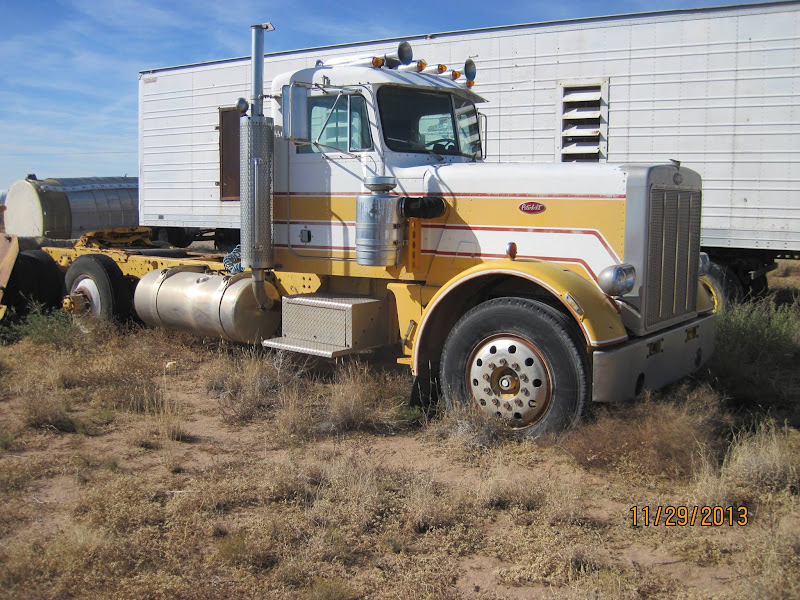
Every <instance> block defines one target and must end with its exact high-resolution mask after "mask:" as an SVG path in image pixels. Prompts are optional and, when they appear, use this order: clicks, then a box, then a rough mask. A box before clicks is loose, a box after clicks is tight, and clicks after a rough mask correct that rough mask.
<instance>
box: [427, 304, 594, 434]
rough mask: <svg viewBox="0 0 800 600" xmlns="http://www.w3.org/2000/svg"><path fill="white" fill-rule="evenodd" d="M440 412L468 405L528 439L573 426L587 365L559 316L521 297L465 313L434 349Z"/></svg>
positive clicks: (584, 392)
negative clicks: (439, 383)
mask: <svg viewBox="0 0 800 600" xmlns="http://www.w3.org/2000/svg"><path fill="white" fill-rule="evenodd" d="M441 380H442V392H443V395H444V400H445V404H446V407H447V408H448V410H453V409H455V408H457V407H459V406H470V407H472V408H474V409H476V410H481V411H483V412H485V413H487V414H490V415H493V416H496V417H500V418H502V419H504V420H505V421H506V423H507V425H508V426H509V427H510V428H511V429H513V430H515V431H517V432H519V434H520V435H524V436H529V437H535V436H538V435H541V434H543V433H549V432H559V431H565V430H568V429H570V428H572V427H574V426H575V424H576V423H577V422H578V420H579V419H580V416H581V413H582V412H583V406H584V403H585V402H586V398H587V397H588V395H589V375H588V364H587V360H586V357H585V355H584V354H583V353H582V351H581V350H580V349H579V346H578V344H576V342H575V340H574V338H573V336H572V335H571V334H570V331H569V329H568V324H567V322H566V319H565V318H564V317H563V315H561V314H560V313H558V312H557V311H556V310H554V309H553V308H551V307H549V306H547V305H545V304H542V303H541V302H536V301H534V300H528V299H525V298H497V299H494V300H489V301H487V302H484V303H483V304H480V305H478V306H476V307H475V308H473V309H472V310H470V311H469V312H467V313H466V314H465V315H464V316H463V317H462V318H461V319H460V320H459V321H458V323H456V326H455V327H454V328H453V330H452V331H451V332H450V335H449V336H448V337H447V341H446V342H445V345H444V349H443V351H442V369H441Z"/></svg>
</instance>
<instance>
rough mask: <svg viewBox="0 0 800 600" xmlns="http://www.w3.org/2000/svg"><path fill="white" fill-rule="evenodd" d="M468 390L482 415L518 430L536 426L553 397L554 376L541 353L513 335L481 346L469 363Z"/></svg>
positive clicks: (495, 337)
mask: <svg viewBox="0 0 800 600" xmlns="http://www.w3.org/2000/svg"><path fill="white" fill-rule="evenodd" d="M466 377H467V388H468V389H469V390H470V392H471V394H472V399H473V402H474V403H475V405H476V406H477V407H478V408H479V409H481V410H482V411H484V412H486V413H488V414H490V415H493V416H497V417H500V418H502V419H504V420H506V421H508V425H509V426H511V427H514V428H517V429H520V428H525V427H530V426H531V425H534V424H536V423H537V422H538V421H539V420H540V419H541V418H542V417H543V416H544V415H545V413H546V412H547V409H548V408H549V406H550V401H551V399H552V395H553V384H552V381H553V379H552V375H551V373H550V369H549V368H548V366H547V363H545V361H544V357H543V356H542V354H541V352H540V351H539V349H538V348H537V347H536V346H535V345H534V344H532V343H531V342H530V341H528V340H526V339H523V338H521V337H518V336H515V335H509V334H501V335H496V336H492V337H490V338H487V339H485V340H483V341H482V342H481V343H479V344H478V345H477V346H476V347H475V349H474V350H473V351H472V353H471V354H470V356H469V358H468V359H467V371H466Z"/></svg>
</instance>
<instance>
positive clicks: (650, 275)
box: [645, 187, 702, 329]
mask: <svg viewBox="0 0 800 600" xmlns="http://www.w3.org/2000/svg"><path fill="white" fill-rule="evenodd" d="M701 196H702V194H701V192H700V191H699V190H678V189H669V188H655V187H654V188H652V190H651V191H650V220H649V228H648V251H647V290H646V291H645V315H646V317H645V327H646V328H647V329H652V328H655V327H656V326H658V325H660V324H664V325H667V324H668V323H670V322H671V321H673V320H674V319H677V318H679V317H682V316H683V315H686V314H689V313H693V312H695V310H696V309H697V268H698V259H699V253H700V205H701V199H702V198H701Z"/></svg>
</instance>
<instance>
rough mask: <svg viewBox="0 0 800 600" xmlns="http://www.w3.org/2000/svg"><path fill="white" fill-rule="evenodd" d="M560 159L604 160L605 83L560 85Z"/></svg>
mask: <svg viewBox="0 0 800 600" xmlns="http://www.w3.org/2000/svg"><path fill="white" fill-rule="evenodd" d="M560 87H561V90H562V96H561V162H601V161H605V160H606V150H607V144H606V134H607V131H608V128H607V123H608V119H607V117H608V108H607V104H606V103H605V102H604V101H603V100H604V99H603V92H604V88H605V87H606V86H604V85H602V84H600V83H598V84H596V85H575V86H567V85H563V86H560Z"/></svg>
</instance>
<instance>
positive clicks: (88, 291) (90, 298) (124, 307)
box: [65, 254, 131, 320]
mask: <svg viewBox="0 0 800 600" xmlns="http://www.w3.org/2000/svg"><path fill="white" fill-rule="evenodd" d="M65 283H66V287H67V290H68V293H69V295H70V296H72V297H78V298H80V301H82V302H83V303H84V304H83V307H82V308H83V309H84V311H85V312H87V313H89V314H91V315H93V316H95V317H98V318H101V319H107V320H110V319H123V318H125V317H127V316H128V314H129V313H130V310H131V298H130V291H129V288H128V285H127V284H126V282H125V278H124V277H123V275H122V271H120V269H119V267H118V266H117V263H116V262H114V260H113V259H111V258H110V257H108V256H105V255H103V254H85V255H84V256H79V257H78V258H77V259H75V262H73V263H72V265H71V266H70V268H69V270H68V271H67V275H66V278H65Z"/></svg>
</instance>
